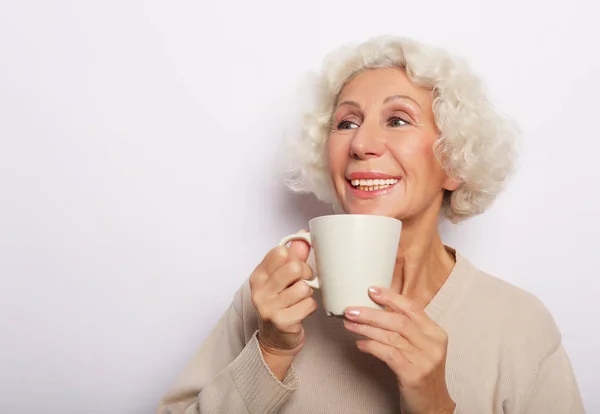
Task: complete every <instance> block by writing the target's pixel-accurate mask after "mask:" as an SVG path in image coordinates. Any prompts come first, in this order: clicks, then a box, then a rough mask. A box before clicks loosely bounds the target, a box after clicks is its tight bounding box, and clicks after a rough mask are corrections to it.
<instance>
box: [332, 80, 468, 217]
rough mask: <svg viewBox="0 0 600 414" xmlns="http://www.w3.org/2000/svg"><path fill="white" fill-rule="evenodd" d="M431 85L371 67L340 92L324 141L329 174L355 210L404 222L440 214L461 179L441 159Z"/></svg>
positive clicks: (348, 209)
mask: <svg viewBox="0 0 600 414" xmlns="http://www.w3.org/2000/svg"><path fill="white" fill-rule="evenodd" d="M432 105H433V97H432V93H431V91H430V90H427V89H424V88H420V87H416V86H414V85H413V84H412V83H411V82H410V81H409V80H408V78H407V77H406V75H405V73H404V71H403V70H401V69H399V68H382V69H371V70H367V71H365V72H362V73H361V74H359V75H358V76H356V77H355V78H354V79H352V80H351V81H350V82H349V83H348V84H347V85H346V86H345V87H344V88H343V89H342V91H341V93H340V95H339V97H338V101H337V106H336V108H335V111H334V115H333V123H332V129H331V133H330V135H329V140H328V142H327V157H328V162H329V173H330V175H331V178H332V180H333V183H334V186H335V191H336V193H337V197H338V200H339V201H340V202H341V204H342V206H343V208H344V211H345V212H346V213H350V214H377V215H384V216H389V217H396V218H398V219H401V220H405V219H411V218H415V217H418V216H420V215H422V214H424V213H426V212H430V213H431V214H435V215H437V213H438V211H439V207H440V205H441V202H442V199H443V195H444V190H455V189H456V187H457V186H458V183H456V182H455V181H453V180H452V179H450V178H448V177H447V176H446V174H445V172H444V170H443V169H442V167H441V166H440V164H439V162H438V161H437V159H436V157H435V155H434V152H433V144H434V143H435V141H436V139H437V138H438V134H439V132H438V130H437V127H436V125H435V122H434V118H433V111H432Z"/></svg>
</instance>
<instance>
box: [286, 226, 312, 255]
mask: <svg viewBox="0 0 600 414" xmlns="http://www.w3.org/2000/svg"><path fill="white" fill-rule="evenodd" d="M300 232H302V233H307V232H308V231H307V230H301V231H300ZM288 251H289V255H290V258H291V259H292V260H299V261H301V262H306V260H307V259H308V255H309V254H310V245H309V244H308V243H307V242H305V241H304V240H294V241H293V242H291V243H290V247H289V248H288Z"/></svg>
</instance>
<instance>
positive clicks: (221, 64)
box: [0, 0, 600, 414]
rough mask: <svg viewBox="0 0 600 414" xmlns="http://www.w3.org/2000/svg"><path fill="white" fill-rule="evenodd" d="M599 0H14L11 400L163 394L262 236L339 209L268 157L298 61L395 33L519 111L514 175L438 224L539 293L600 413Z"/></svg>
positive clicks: (4, 394) (8, 220) (125, 399)
mask: <svg viewBox="0 0 600 414" xmlns="http://www.w3.org/2000/svg"><path fill="white" fill-rule="evenodd" d="M592 7H595V5H594V2H588V1H586V0H574V1H569V2H566V3H565V2H558V1H554V2H541V1H539V2H536V1H523V0H518V1H514V0H506V1H501V2H500V1H497V2H489V1H488V2H482V1H475V0H473V1H465V0H454V1H443V0H439V1H420V2H400V1H368V2H363V1H348V0H345V1H327V2H326V1H318V0H303V1H302V2H293V3H292V2H281V1H279V2H276V1H273V2H271V3H260V2H259V3H257V2H248V1H237V2H210V3H208V2H204V1H202V0H200V1H198V0H194V1H171V2H166V1H145V2H142V1H133V0H119V1H115V0H113V1H102V2H100V1H95V2H92V1H85V2H84V1H75V0H73V1H66V0H60V1H59V0H55V1H53V2H48V1H47V2H43V1H39V2H34V1H25V0H8V1H7V0H3V1H2V3H1V6H0V59H1V60H0V276H1V278H2V279H1V282H2V284H1V287H0V332H1V333H0V335H1V339H0V347H1V352H0V411H2V412H3V413H11V414H15V413H33V412H36V411H38V410H39V412H44V413H149V412H153V411H154V409H155V407H156V404H157V402H158V400H159V398H160V397H161V396H162V394H163V393H164V391H165V390H166V388H167V387H168V386H169V385H170V384H171V383H172V382H173V381H174V379H175V377H176V376H177V375H178V373H179V372H180V371H181V370H182V368H183V367H184V365H185V364H186V362H187V361H188V360H189V358H190V357H191V355H192V354H193V353H194V351H195V350H196V349H197V347H198V346H199V345H200V344H201V342H202V341H203V339H204V338H205V337H206V335H207V333H208V331H209V329H210V328H211V327H212V325H213V324H214V323H215V322H216V320H217V318H218V317H219V316H220V314H221V313H222V312H223V311H224V309H225V308H226V306H227V305H228V304H229V301H230V299H231V296H232V294H233V292H234V291H235V290H236V289H237V287H238V286H239V285H240V284H241V283H242V282H243V280H244V279H245V278H246V277H247V276H248V275H249V274H250V272H251V270H252V269H253V268H254V266H255V265H256V264H257V263H258V262H259V261H260V259H261V258H262V256H263V255H264V254H265V253H266V251H267V250H269V249H270V248H271V247H272V246H273V245H274V244H275V243H277V241H278V240H279V239H280V238H281V236H283V235H284V234H287V233H290V232H293V231H296V230H297V229H298V228H301V227H304V226H305V225H306V221H307V220H308V219H309V218H310V217H312V216H314V215H317V214H321V213H325V212H328V210H327V208H326V207H324V206H321V205H318V204H317V203H315V202H313V201H311V199H310V198H306V197H292V196H290V195H289V194H288V193H287V192H286V191H285V190H284V188H283V187H282V185H281V184H280V181H279V179H278V176H277V174H276V170H275V168H274V167H275V165H276V163H275V161H276V155H277V151H278V148H279V147H278V146H279V144H280V142H281V136H282V134H283V132H284V128H285V126H286V125H288V124H289V122H290V119H291V118H290V114H292V113H294V112H295V109H296V107H295V102H296V100H297V97H299V96H301V95H299V94H298V92H299V91H300V90H301V89H302V76H303V75H304V74H305V73H306V72H307V71H309V70H313V69H316V68H318V66H319V64H320V62H321V59H322V58H323V56H324V54H325V53H326V52H328V51H329V50H330V49H332V48H333V47H336V46H339V45H341V44H344V43H346V42H349V41H359V40H364V39H366V38H368V37H370V36H373V35H379V34H398V35H407V36H411V37H414V38H416V39H419V40H422V41H425V42H429V43H433V44H436V45H440V46H444V47H447V48H449V49H450V50H451V51H452V52H455V53H458V54H459V55H463V56H465V57H467V58H468V60H469V62H470V63H471V64H472V66H473V67H474V68H475V70H476V72H478V73H479V74H480V75H481V76H482V77H483V78H484V79H485V81H486V82H487V84H488V87H489V91H490V94H491V96H492V98H493V99H494V101H495V102H496V103H497V104H498V106H499V107H500V108H502V109H503V110H505V111H506V112H508V113H509V114H511V115H512V116H513V117H514V118H515V119H516V120H517V121H518V122H519V123H520V124H521V126H522V129H523V132H524V141H523V155H522V158H521V167H520V170H519V172H518V174H517V175H516V176H515V179H514V180H513V181H512V183H511V186H510V187H509V190H508V191H507V192H506V193H505V194H504V195H503V196H502V197H501V198H500V199H499V200H498V202H497V203H496V205H495V206H494V207H493V208H492V209H491V210H490V211H489V212H487V213H486V214H485V215H483V216H481V217H478V218H476V219H473V220H470V221H468V222H466V223H464V224H462V225H459V226H452V225H444V226H443V235H444V240H445V242H446V243H448V244H451V245H453V246H455V247H457V248H458V249H459V250H460V251H461V252H462V254H463V255H465V256H466V257H467V258H469V259H470V260H471V261H472V262H474V263H475V264H476V265H477V266H479V267H480V268H482V269H483V270H486V271H488V272H490V273H493V274H495V275H497V276H499V277H501V278H504V279H505V280H508V281H510V282H512V283H514V284H516V285H518V286H521V287H523V288H525V289H527V290H529V291H531V292H532V293H534V294H536V295H537V296H538V297H540V298H541V299H542V300H543V301H544V303H545V304H546V305H547V306H548V307H549V308H550V310H551V311H552V313H553V314H554V315H555V317H556V320H557V323H558V324H559V326H560V328H561V330H562V332H563V335H564V343H565V346H566V348H567V351H568V352H569V354H570V356H571V359H572V363H573V365H574V369H575V371H576V374H577V377H578V379H579V383H580V387H581V392H582V394H583V397H584V400H585V403H586V407H587V409H588V411H589V412H591V413H595V412H600V396H599V395H598V394H597V392H596V393H595V391H597V389H598V388H597V387H598V379H597V377H598V372H600V360H599V358H598V356H597V352H598V349H600V332H599V329H598V328H599V324H598V320H597V318H598V314H599V312H598V310H597V303H598V302H597V298H598V295H599V293H600V292H599V286H600V284H599V282H598V275H599V271H598V269H600V252H599V251H598V248H599V244H598V241H597V240H598V234H599V233H600V224H599V223H600V214H599V210H600V208H599V207H598V190H599V189H600V173H599V169H598V164H599V158H598V157H599V155H598V154H599V151H600V143H599V142H600V134H599V132H598V127H597V125H598V110H599V107H598V96H600V86H599V82H598V79H599V78H600V57H599V54H598V43H597V39H599V38H600V29H598V25H597V23H596V21H595V20H594V19H595V18H594V16H595V15H596V14H595V12H593V11H592ZM298 99H299V98H298Z"/></svg>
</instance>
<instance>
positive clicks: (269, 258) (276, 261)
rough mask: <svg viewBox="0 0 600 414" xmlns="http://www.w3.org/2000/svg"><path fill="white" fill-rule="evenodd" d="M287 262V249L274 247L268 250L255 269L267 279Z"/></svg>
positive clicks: (288, 255)
mask: <svg viewBox="0 0 600 414" xmlns="http://www.w3.org/2000/svg"><path fill="white" fill-rule="evenodd" d="M289 261H290V254H289V251H288V249H287V247H285V246H276V247H274V248H272V249H271V250H269V252H268V253H267V254H266V256H265V257H264V259H263V260H262V262H261V263H260V264H259V265H258V268H257V269H258V270H259V271H261V272H263V273H265V274H266V275H267V277H268V276H269V275H271V274H273V273H274V272H275V271H276V270H277V269H279V268H280V267H281V266H283V265H284V264H286V263H287V262H289Z"/></svg>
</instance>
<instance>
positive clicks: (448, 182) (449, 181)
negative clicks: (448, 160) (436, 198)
mask: <svg viewBox="0 0 600 414" xmlns="http://www.w3.org/2000/svg"><path fill="white" fill-rule="evenodd" d="M460 184H461V181H459V180H457V179H455V178H452V177H448V176H446V179H445V180H444V184H443V185H442V188H443V189H444V190H448V191H454V190H456V189H457V188H458V187H460Z"/></svg>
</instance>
